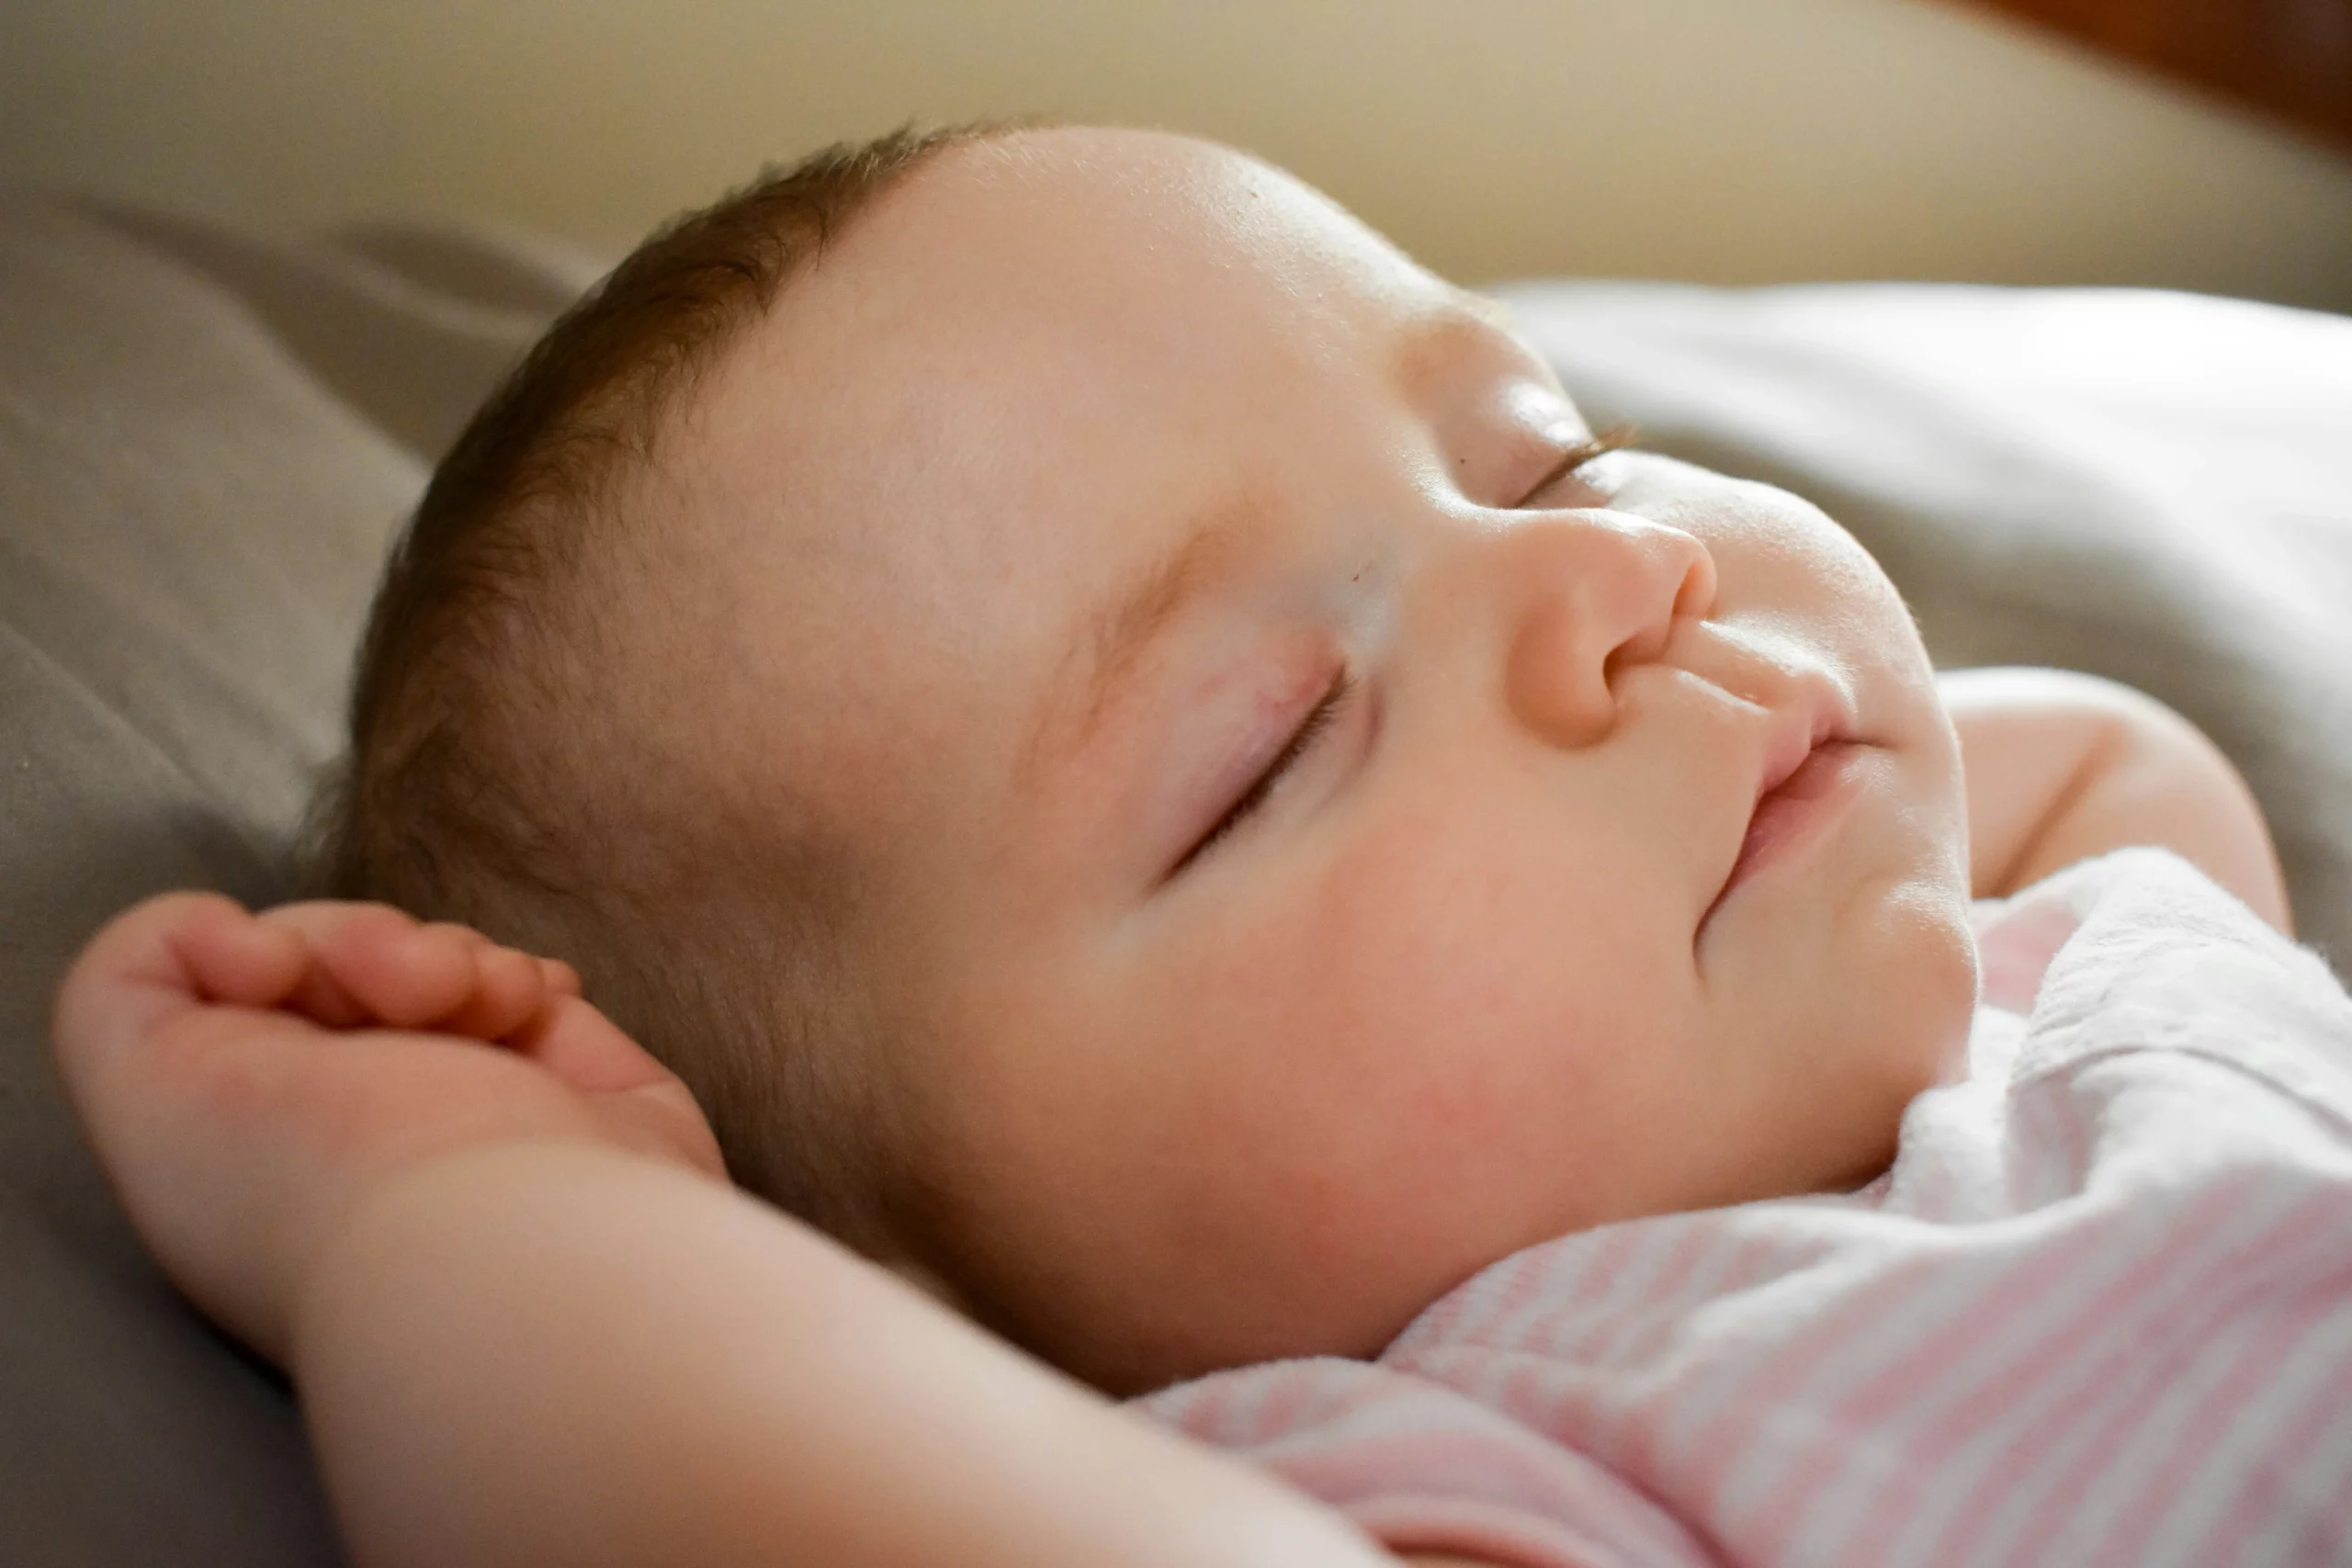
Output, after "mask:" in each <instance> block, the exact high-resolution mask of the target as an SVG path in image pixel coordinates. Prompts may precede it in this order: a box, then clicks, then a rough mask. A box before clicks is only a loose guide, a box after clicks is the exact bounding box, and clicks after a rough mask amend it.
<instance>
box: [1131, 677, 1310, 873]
mask: <svg viewBox="0 0 2352 1568" xmlns="http://www.w3.org/2000/svg"><path fill="white" fill-rule="evenodd" d="M1355 690H1356V678H1355V676H1354V674H1353V673H1351V672H1350V671H1340V675H1339V677H1338V678H1337V679H1335V680H1334V681H1333V682H1331V685H1330V689H1329V690H1328V691H1326V692H1325V693H1324V694H1323V698H1322V700H1321V701H1320V702H1318V703H1317V704H1316V705H1315V706H1314V707H1313V708H1312V709H1310V710H1309V711H1308V713H1307V715H1306V717H1305V718H1303V719H1301V720H1299V724H1298V728H1296V729H1294V730H1292V731H1291V736H1290V739H1288V740H1286V741H1284V742H1283V749H1282V750H1280V751H1277V752H1276V753H1274V758H1273V761H1270V762H1268V763H1267V764H1266V770H1265V772H1263V773H1260V774H1259V775H1258V777H1257V779H1256V781H1255V782H1254V783H1252V784H1250V787H1249V788H1248V789H1245V790H1243V791H1242V792H1241V795H1240V798H1238V800H1236V801H1235V802H1234V803H1233V804H1232V805H1231V806H1228V807H1226V810H1225V815H1224V816H1222V817H1220V818H1217V819H1216V826H1215V827H1213V828H1211V829H1209V830H1208V831H1207V832H1206V833H1204V834H1202V835H1201V838H1200V841H1199V842H1197V843H1195V844H1194V845H1193V847H1192V848H1191V849H1189V850H1186V851H1185V852H1184V858H1183V859H1182V860H1180V861H1178V862H1177V863H1176V864H1175V867H1174V871H1175V872H1181V871H1182V870H1183V869H1184V868H1185V867H1186V866H1189V865H1191V864H1192V863H1193V862H1194V861H1196V860H1198V859H1200V858H1201V856H1202V855H1204V854H1206V853H1207V852H1209V850H1210V849H1212V848H1213V847H1215V846H1216V844H1217V843H1218V842H1219V841H1220V840H1223V839H1224V838H1225V837H1226V836H1227V834H1229V833H1231V832H1232V831H1233V830H1234V829H1237V828H1238V827H1240V826H1241V825H1242V824H1243V823H1244V822H1246V821H1248V820H1249V819H1250V818H1251V817H1252V816H1254V815H1256V813H1257V810H1258V808H1259V807H1261V806H1263V805H1265V804H1266V801H1267V798H1268V797H1269V796H1271V795H1272V794H1273V792H1274V786H1275V785H1277V784H1281V783H1282V781H1283V774H1285V773H1289V772H1290V770H1291V769H1292V768H1293V767H1294V766H1295V765H1296V764H1298V763H1299V762H1301V761H1305V760H1306V756H1307V754H1308V753H1309V752H1311V751H1313V750H1315V746H1316V743H1317V741H1319V740H1321V739H1323V737H1324V736H1325V735H1326V734H1327V733H1328V732H1329V730H1330V728H1331V722H1332V721H1333V720H1334V719H1336V718H1338V717H1339V716H1340V709H1341V708H1343V707H1344V706H1346V705H1347V702H1348V699H1349V698H1351V697H1352V696H1353V695H1354V694H1355ZM1171 874H1173V873H1172V872H1171Z"/></svg>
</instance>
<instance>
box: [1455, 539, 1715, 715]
mask: <svg viewBox="0 0 2352 1568" xmlns="http://www.w3.org/2000/svg"><path fill="white" fill-rule="evenodd" d="M1497 553H1498V557H1499V558H1500V559H1498V562H1497V570H1498V571H1499V572H1501V573H1502V574H1503V582H1502V588H1503V591H1504V592H1506V593H1508V594H1510V596H1511V598H1512V600H1513V602H1514V612H1515V615H1516V617H1517V619H1516V625H1515V626H1513V627H1512V629H1511V632H1510V639H1509V643H1508V647H1507V649H1506V652H1505V655H1504V671H1503V679H1504V682H1505V684H1506V688H1507V696H1508V699H1509V703H1510V711H1511V713H1512V715H1513V716H1515V717H1516V718H1517V719H1518V720H1519V721H1520V722H1521V724H1523V725H1525V726H1527V728H1530V729H1531V730H1533V731H1535V732H1536V733H1537V734H1539V735H1541V736H1543V737H1544V739H1547V740H1549V741H1551V742H1552V743H1553V744H1555V745H1561V746H1589V745H1592V744H1594V743H1595V742H1597V741H1599V740H1600V739H1603V738H1604V737H1606V736H1607V735H1608V734H1609V732H1610V731H1611V729H1613V728H1615V727H1616V723H1617V706H1618V702H1617V681H1618V678H1619V676H1620V675H1621V674H1622V673H1623V671H1625V670H1627V669H1630V668H1632V667H1634V666H1636V665H1640V664H1644V663H1647V662H1649V661H1650V660H1655V659H1657V657H1658V656H1659V655H1660V654H1662V653H1663V652H1664V651H1665V649H1666V646H1667V640H1668V637H1669V636H1670V635H1671V633H1672V630H1673V626H1674V618H1675V617H1676V616H1677V615H1691V616H1703V615H1707V614H1708V613H1709V612H1710V611H1711V610H1713V607H1714V603H1715V563H1714V558H1713V557H1712V556H1710V555H1709V554H1708V553H1707V548H1706V547H1705V546H1704V545H1702V543H1700V541H1699V540H1698V539H1697V538H1696V537H1694V536H1691V535H1690V534H1687V533H1684V532H1683V531H1682V530H1681V529H1679V528H1674V527H1669V526H1668V525H1665V524H1662V523H1653V522H1651V521H1650V520H1649V519H1647V518H1645V517H1637V516H1635V515H1634V514H1633V513H1626V512H1559V513H1546V514H1544V515H1543V516H1540V517H1532V518H1529V519H1527V520H1526V521H1524V522H1521V523H1518V524H1515V525H1512V526H1511V527H1510V528H1509V529H1507V530H1505V531H1504V532H1503V533H1502V535H1501V536H1498V541H1497Z"/></svg>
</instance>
